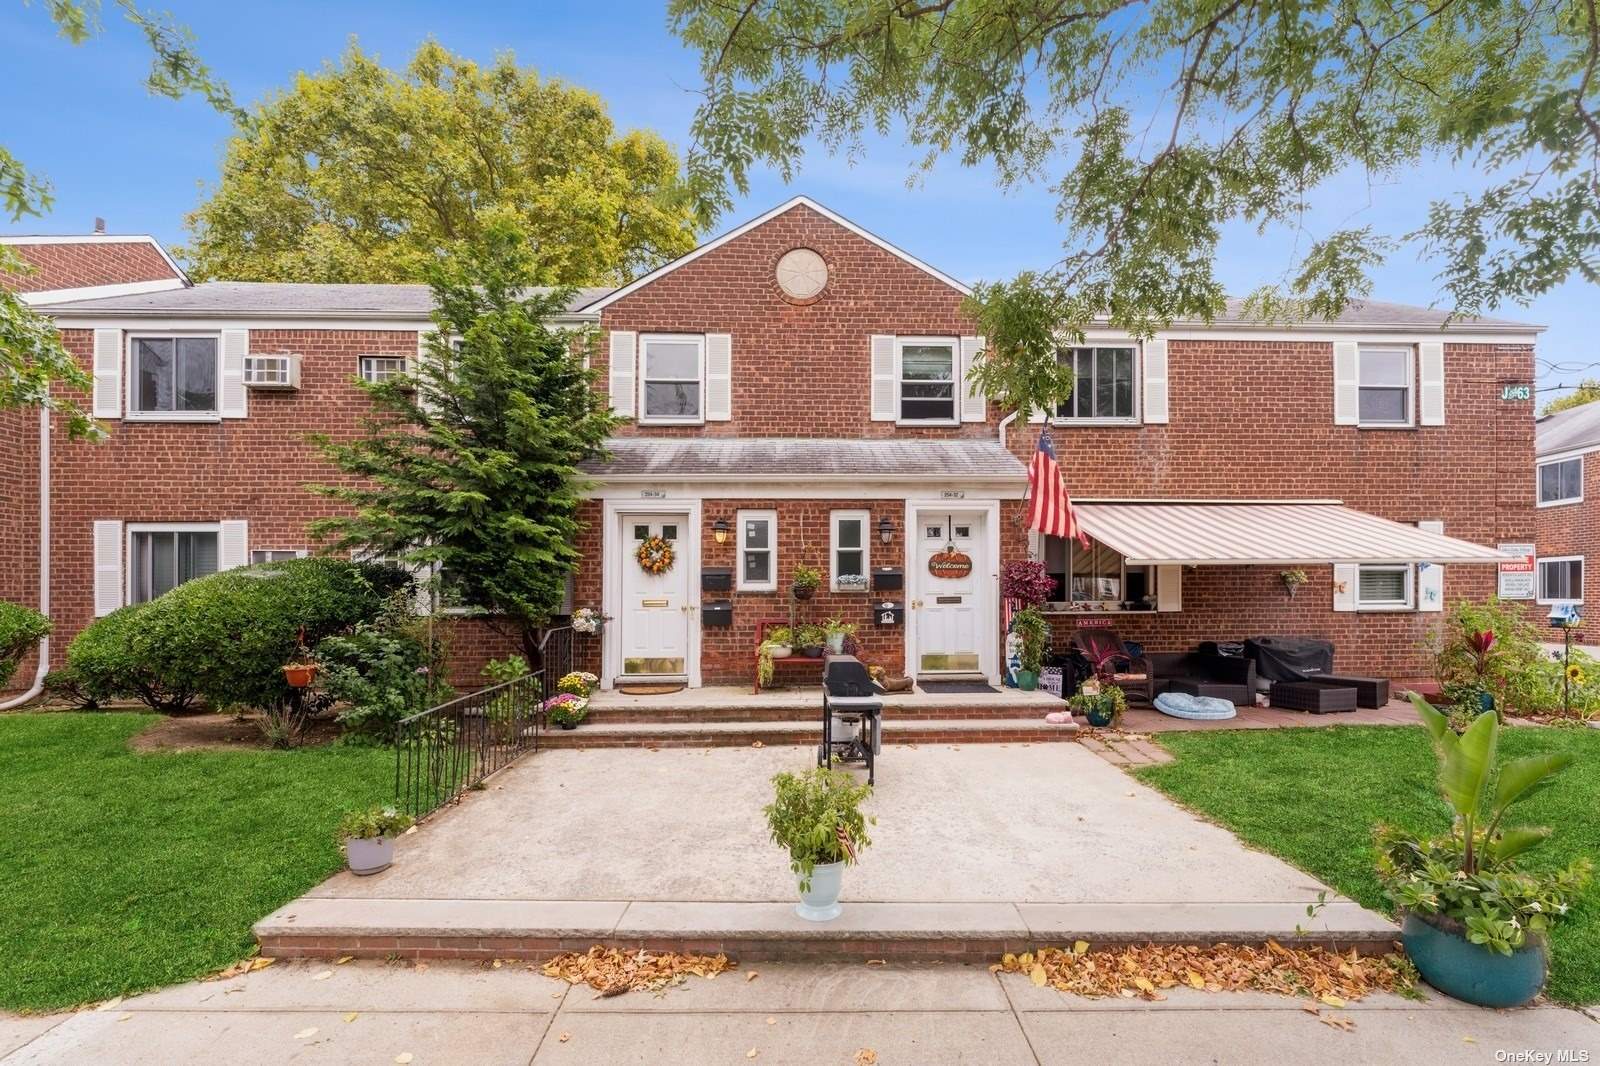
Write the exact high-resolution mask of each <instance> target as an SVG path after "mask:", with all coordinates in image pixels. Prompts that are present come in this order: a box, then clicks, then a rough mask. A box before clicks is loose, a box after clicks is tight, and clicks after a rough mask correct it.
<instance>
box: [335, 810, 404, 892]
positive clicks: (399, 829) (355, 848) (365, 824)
mask: <svg viewBox="0 0 1600 1066" xmlns="http://www.w3.org/2000/svg"><path fill="white" fill-rule="evenodd" d="M414 822H415V819H413V818H412V817H411V816H410V815H408V814H401V813H399V812H398V811H396V810H395V809H394V808H393V807H369V808H367V809H366V810H364V811H350V812H348V813H346V814H345V816H344V818H343V819H341V820H340V822H339V837H340V839H342V840H343V841H344V855H345V860H346V861H347V862H349V864H350V872H351V873H353V874H356V875H358V876H360V877H366V876H367V875H369V874H375V873H378V872H379V871H381V870H387V869H388V868H389V866H390V865H391V864H392V863H393V862H394V838H395V837H397V836H399V835H400V834H401V833H404V832H405V831H406V830H407V829H410V828H411V826H412V824H413V823H414Z"/></svg>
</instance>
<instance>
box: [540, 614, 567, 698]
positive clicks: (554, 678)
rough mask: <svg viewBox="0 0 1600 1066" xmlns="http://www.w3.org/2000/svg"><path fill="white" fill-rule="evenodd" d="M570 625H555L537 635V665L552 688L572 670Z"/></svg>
mask: <svg viewBox="0 0 1600 1066" xmlns="http://www.w3.org/2000/svg"><path fill="white" fill-rule="evenodd" d="M572 636H573V633H572V627H571V626H557V627H555V628H554V629H547V630H545V631H544V632H543V633H542V634H541V635H540V636H539V664H538V665H539V666H540V667H541V668H542V669H543V670H544V676H545V677H548V678H549V679H550V687H551V689H552V690H553V689H554V688H555V686H556V685H558V684H560V682H561V679H562V678H563V677H566V676H567V675H568V674H570V673H571V672H572Z"/></svg>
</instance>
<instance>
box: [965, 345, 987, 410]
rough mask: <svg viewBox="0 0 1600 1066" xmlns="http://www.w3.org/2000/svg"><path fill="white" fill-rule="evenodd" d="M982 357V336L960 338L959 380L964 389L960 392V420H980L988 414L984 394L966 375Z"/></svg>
mask: <svg viewBox="0 0 1600 1066" xmlns="http://www.w3.org/2000/svg"><path fill="white" fill-rule="evenodd" d="M981 358H983V338H982V337H962V338H961V382H962V385H963V386H964V391H962V392H961V394H960V395H961V421H963V422H982V421H983V420H984V418H985V417H987V415H988V411H987V410H986V408H985V405H984V396H983V393H982V392H980V391H979V390H978V389H977V388H975V387H974V386H973V384H972V382H971V380H970V378H969V377H968V375H969V374H971V373H972V368H973V367H974V366H975V365H976V364H977V362H978V360H979V359H981Z"/></svg>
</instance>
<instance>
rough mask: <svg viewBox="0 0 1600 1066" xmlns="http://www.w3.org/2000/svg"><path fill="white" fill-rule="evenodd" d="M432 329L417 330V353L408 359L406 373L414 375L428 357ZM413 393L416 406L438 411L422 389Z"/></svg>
mask: <svg viewBox="0 0 1600 1066" xmlns="http://www.w3.org/2000/svg"><path fill="white" fill-rule="evenodd" d="M433 331H434V327H432V326H424V327H423V328H422V329H419V330H417V354H416V357H415V358H413V359H411V360H410V363H409V365H408V366H407V367H406V372H407V373H409V374H413V375H415V374H416V372H417V371H418V370H420V369H422V363H423V360H425V359H428V358H429V355H428V338H429V336H430V335H431V334H432V333H433ZM360 365H361V364H360V362H359V361H358V362H357V363H356V366H357V367H358V368H359V367H360ZM414 395H415V396H416V398H417V406H418V407H420V408H421V409H422V410H423V411H425V412H427V413H428V414H430V415H431V414H437V413H438V409H439V408H438V404H436V403H434V402H433V401H432V400H430V399H428V398H427V396H426V395H424V393H423V391H422V390H421V389H420V388H419V389H417V391H416V392H415V393H414Z"/></svg>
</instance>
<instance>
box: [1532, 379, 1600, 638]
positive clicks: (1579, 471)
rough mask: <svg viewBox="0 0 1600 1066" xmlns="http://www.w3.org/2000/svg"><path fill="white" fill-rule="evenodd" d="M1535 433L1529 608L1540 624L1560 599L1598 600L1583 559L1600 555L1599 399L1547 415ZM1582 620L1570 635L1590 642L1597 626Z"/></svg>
mask: <svg viewBox="0 0 1600 1066" xmlns="http://www.w3.org/2000/svg"><path fill="white" fill-rule="evenodd" d="M1534 433H1535V437H1536V440H1535V448H1534V450H1535V466H1534V493H1535V501H1536V504H1537V508H1538V509H1537V511H1536V515H1537V521H1538V537H1537V540H1536V542H1535V543H1536V545H1537V556H1536V559H1535V563H1534V576H1533V590H1532V591H1533V597H1532V604H1531V606H1530V610H1531V611H1532V612H1533V618H1534V621H1536V622H1538V623H1539V624H1541V625H1543V624H1545V623H1546V622H1547V620H1548V619H1549V617H1550V611H1551V609H1552V608H1553V607H1555V606H1556V605H1558V604H1573V605H1576V606H1578V607H1580V608H1581V607H1582V606H1583V604H1584V603H1585V602H1586V601H1588V600H1594V602H1596V603H1600V599H1595V597H1594V596H1592V595H1589V593H1588V590H1589V589H1591V588H1596V589H1597V593H1600V587H1597V586H1596V584H1595V583H1596V582H1597V581H1600V577H1597V576H1595V575H1594V574H1592V573H1590V571H1589V567H1588V565H1587V564H1588V560H1590V559H1592V558H1595V557H1596V556H1597V555H1600V461H1596V457H1595V455H1594V453H1595V452H1600V403H1588V404H1584V405H1582V406H1581V407H1571V408H1568V409H1567V410H1565V411H1559V412H1557V413H1556V414H1553V415H1547V416H1545V417H1544V418H1541V419H1539V420H1538V422H1537V423H1535V428H1534ZM1582 614H1583V612H1581V611H1580V615H1582ZM1584 622H1585V624H1584V625H1583V627H1582V628H1581V629H1580V630H1578V631H1577V632H1576V633H1575V634H1574V637H1573V639H1574V640H1576V641H1577V642H1579V643H1584V644H1592V643H1594V642H1595V639H1596V638H1595V636H1594V634H1595V633H1596V632H1600V630H1597V628H1596V627H1595V626H1594V625H1593V624H1592V623H1591V622H1590V621H1589V620H1588V618H1587V617H1585V618H1584ZM1552 639H1553V638H1552Z"/></svg>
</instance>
